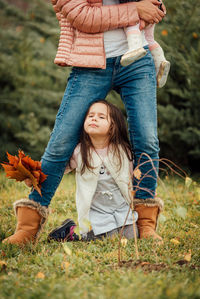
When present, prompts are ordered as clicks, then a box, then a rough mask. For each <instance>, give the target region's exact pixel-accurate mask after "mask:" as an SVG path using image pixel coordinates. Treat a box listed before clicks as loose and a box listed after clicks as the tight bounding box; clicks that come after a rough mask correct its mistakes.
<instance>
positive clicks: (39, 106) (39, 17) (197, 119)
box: [0, 0, 200, 170]
mask: <svg viewBox="0 0 200 299" xmlns="http://www.w3.org/2000/svg"><path fill="white" fill-rule="evenodd" d="M14 4H15V5H14ZM165 4H166V6H167V16H166V17H165V19H164V20H163V22H161V23H160V24H159V25H157V26H156V40H157V41H158V42H159V43H160V44H161V46H162V47H163V49H164V51H165V54H166V57H167V59H168V60H169V61H170V62H171V71H170V76H169V79H168V82H167V84H166V86H165V87H164V88H162V89H160V90H158V120H159V137H160V148H161V157H167V158H169V159H171V160H173V161H174V162H178V163H179V165H181V166H187V167H190V168H191V169H193V170H198V169H197V165H198V162H199V160H200V116H199V115H200V104H199V100H200V88H199V86H200V84H199V78H200V36H199V32H200V23H199V16H200V6H198V5H196V4H194V2H193V1H192V0H179V1H178V0H176V1H174V0H166V2H165ZM0 26H1V33H0V84H1V93H0V136H1V138H0V160H3V159H5V152H6V151H8V152H10V153H12V154H14V153H16V152H17V149H18V148H22V149H23V150H24V151H25V152H26V153H27V154H28V153H29V154H30V155H31V156H32V157H33V158H34V159H40V156H41V155H42V153H43V151H44V148H45V146H46V144H47V142H48V139H49V136H50V132H51V130H52V127H53V124H54V120H55V116H56V112H57V109H58V107H59V104H60V102H61V99H62V95H63V93H64V89H65V85H66V81H67V77H68V75H69V71H70V68H61V67H58V66H56V65H54V63H53V60H54V58H55V54H56V49H57V44H58V38H59V25H58V22H57V19H56V17H55V14H54V11H53V8H52V7H51V3H50V1H41V0H33V1H30V2H29V1H25V0H7V1H6V0H0ZM108 100H109V101H111V102H113V103H114V104H116V105H117V106H119V107H120V108H121V109H122V110H123V111H124V107H123V104H122V102H121V100H120V97H119V96H118V95H117V94H116V93H115V92H111V93H110V94H109V95H108Z"/></svg>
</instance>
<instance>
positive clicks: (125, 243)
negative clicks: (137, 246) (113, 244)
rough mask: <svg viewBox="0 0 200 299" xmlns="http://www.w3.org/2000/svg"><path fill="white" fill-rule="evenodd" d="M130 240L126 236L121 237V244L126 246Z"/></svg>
mask: <svg viewBox="0 0 200 299" xmlns="http://www.w3.org/2000/svg"><path fill="white" fill-rule="evenodd" d="M127 242H128V240H127V239H126V238H122V239H121V244H122V246H123V247H126V245H127Z"/></svg>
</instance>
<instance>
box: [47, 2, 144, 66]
mask: <svg viewBox="0 0 200 299" xmlns="http://www.w3.org/2000/svg"><path fill="white" fill-rule="evenodd" d="M52 4H53V7H54V10H55V12H56V16H57V18H58V20H59V24H60V39H59V45H58V50H57V54H56V58H55V61H54V62H55V63H56V64H58V65H61V66H78V67H95V68H102V69H105V68H106V57H105V51H104V40H103V32H105V31H108V30H112V29H116V28H123V27H127V26H131V25H135V24H137V23H138V22H139V17H138V13H137V8H136V6H135V4H134V3H133V2H129V3H125V4H118V5H105V6H102V0H52Z"/></svg>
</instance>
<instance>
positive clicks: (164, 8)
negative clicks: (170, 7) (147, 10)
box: [162, 2, 167, 15]
mask: <svg viewBox="0 0 200 299" xmlns="http://www.w3.org/2000/svg"><path fill="white" fill-rule="evenodd" d="M162 10H163V12H164V14H165V15H166V13H167V10H166V7H165V5H164V3H163V2H162Z"/></svg>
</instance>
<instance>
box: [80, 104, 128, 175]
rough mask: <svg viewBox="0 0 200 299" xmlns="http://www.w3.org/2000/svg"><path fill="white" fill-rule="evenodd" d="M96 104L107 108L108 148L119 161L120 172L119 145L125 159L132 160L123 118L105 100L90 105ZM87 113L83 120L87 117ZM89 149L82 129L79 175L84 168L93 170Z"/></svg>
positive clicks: (86, 137)
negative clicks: (108, 124) (124, 154)
mask: <svg viewBox="0 0 200 299" xmlns="http://www.w3.org/2000/svg"><path fill="white" fill-rule="evenodd" d="M96 103H102V104H104V105H106V106H107V108H108V113H109V115H110V120H111V124H110V131H109V143H108V147H110V146H112V150H113V155H117V157H118V160H119V170H120V168H121V166H122V159H121V155H120V149H119V145H120V146H121V147H122V149H123V150H124V152H125V153H126V155H127V158H128V159H129V160H130V161H132V160H133V154H132V149H131V145H130V141H129V138H128V133H127V127H126V123H125V119H124V116H123V114H122V112H121V111H120V110H119V109H118V108H117V107H116V106H114V105H113V104H111V103H109V102H107V101H105V100H97V101H95V102H94V103H92V105H94V104H96ZM92 105H91V106H92ZM91 106H90V107H91ZM89 110H90V108H89V109H88V112H89ZM88 112H87V114H86V116H85V118H86V117H87V115H88ZM91 149H94V146H93V144H92V142H91V140H90V137H89V135H88V134H87V133H86V132H85V130H84V128H82V132H81V135H80V151H81V156H82V163H83V164H82V168H81V174H83V173H84V171H85V168H88V169H90V170H92V169H93V167H92V166H91V164H90V161H91Z"/></svg>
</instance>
